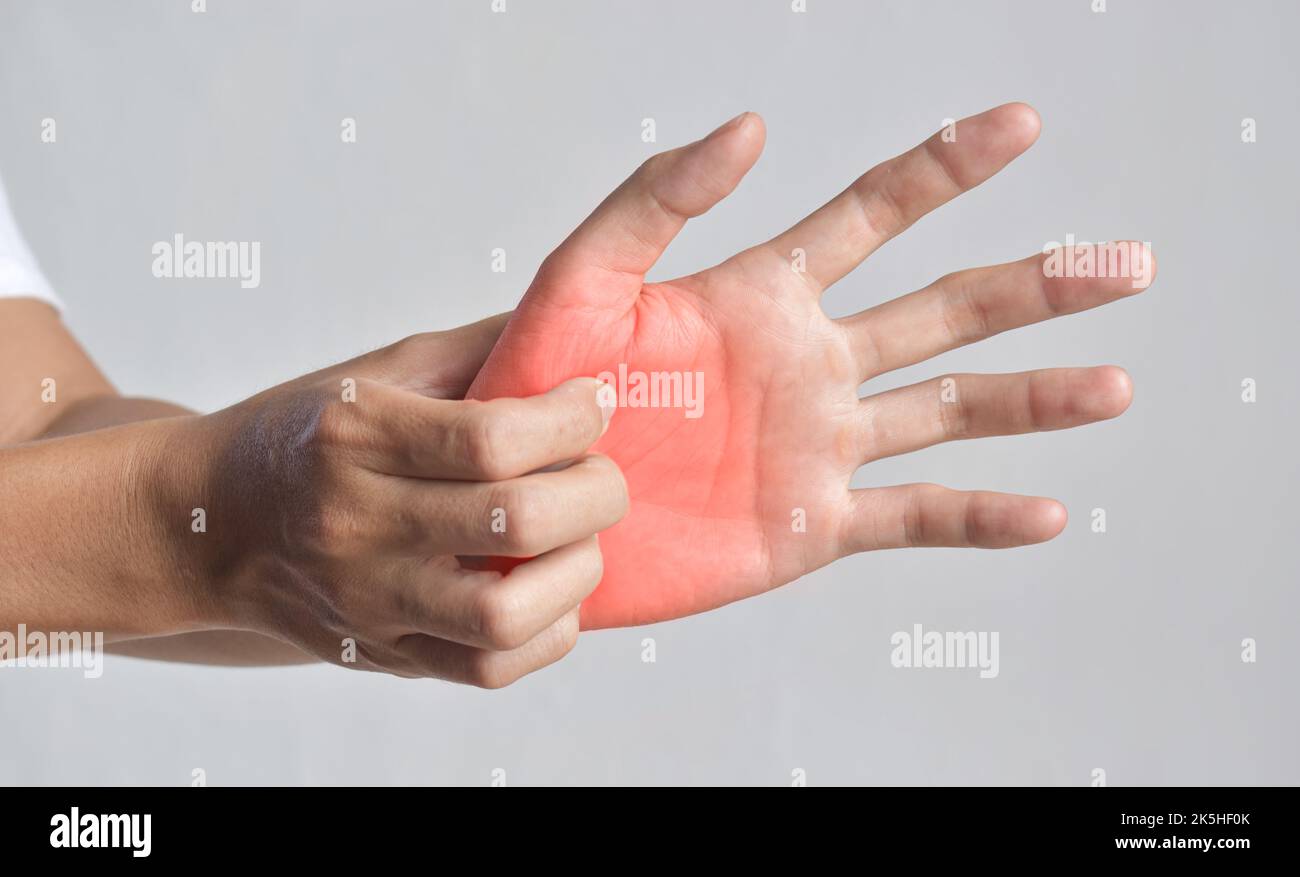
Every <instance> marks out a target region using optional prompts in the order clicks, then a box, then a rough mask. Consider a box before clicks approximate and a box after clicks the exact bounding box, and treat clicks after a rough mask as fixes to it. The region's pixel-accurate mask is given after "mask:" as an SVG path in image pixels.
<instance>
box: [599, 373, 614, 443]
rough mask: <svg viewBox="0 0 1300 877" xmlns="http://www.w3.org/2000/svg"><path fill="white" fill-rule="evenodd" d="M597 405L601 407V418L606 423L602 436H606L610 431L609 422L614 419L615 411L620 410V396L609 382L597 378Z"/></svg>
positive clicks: (601, 432) (602, 429)
mask: <svg viewBox="0 0 1300 877" xmlns="http://www.w3.org/2000/svg"><path fill="white" fill-rule="evenodd" d="M595 380H596V383H597V385H598V386H597V388H596V404H597V405H599V406H600V416H601V418H602V419H603V420H604V421H605V425H604V427H602V428H601V430H600V434H601V435H604V434H605V433H606V432H608V431H609V421H610V420H611V419H612V418H613V417H614V409H616V408H618V394H617V393H615V392H614V388H613V387H611V386H610V385H609V384H608V383H607V382H605V381H602V380H600V379H599V378H596V379H595Z"/></svg>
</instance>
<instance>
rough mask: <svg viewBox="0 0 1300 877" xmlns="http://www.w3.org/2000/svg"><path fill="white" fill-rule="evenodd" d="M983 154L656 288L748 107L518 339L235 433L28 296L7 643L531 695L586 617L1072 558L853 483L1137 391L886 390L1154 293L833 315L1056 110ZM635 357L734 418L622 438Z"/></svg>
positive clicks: (1099, 408)
mask: <svg viewBox="0 0 1300 877" xmlns="http://www.w3.org/2000/svg"><path fill="white" fill-rule="evenodd" d="M957 133H958V136H957V140H956V142H953V143H948V142H946V141H945V140H943V139H942V138H940V137H939V136H938V135H936V136H935V137H933V138H931V139H930V140H929V141H927V142H926V143H925V144H923V145H922V146H920V147H918V148H917V149H915V150H913V151H912V152H909V153H907V154H905V155H903V156H900V157H899V158H896V159H894V160H893V161H891V162H887V163H885V164H884V165H881V166H879V167H877V168H875V169H873V170H872V171H870V172H868V173H867V174H865V175H864V176H863V177H861V178H860V179H859V180H858V181H857V182H855V183H854V184H853V185H852V186H851V187H850V188H849V189H848V190H846V191H845V192H844V193H843V194H841V195H840V196H839V197H837V198H836V199H834V200H832V201H831V202H830V203H829V204H827V205H826V206H825V207H823V208H821V209H820V210H818V211H816V212H815V213H813V214H812V215H811V216H809V217H808V218H806V219H805V220H803V221H802V222H800V223H799V224H797V225H796V226H795V227H794V228H792V229H791V230H789V231H788V232H786V233H784V234H783V235H781V236H779V237H778V238H776V239H775V240H773V241H770V242H768V243H766V244H763V245H761V246H758V247H755V248H753V249H751V250H747V251H745V252H743V253H740V254H737V255H736V256H734V257H732V258H731V259H728V260H727V261H726V262H724V263H722V264H721V265H719V266H717V267H715V268H711V269H709V270H707V271H703V272H700V273H698V274H693V275H690V276H688V277H684V278H680V279H678V280H675V281H672V282H669V283H646V282H645V273H646V272H647V271H648V270H649V269H650V267H651V266H652V265H653V264H654V262H655V261H656V259H657V258H658V257H659V255H660V254H661V253H662V251H663V249H664V248H665V247H666V246H667V245H668V243H669V242H670V241H671V239H672V238H673V236H674V235H675V234H676V233H677V232H678V231H679V230H680V229H681V228H682V226H683V225H684V223H685V222H686V220H687V219H688V218H689V217H692V216H698V215H700V214H701V213H703V212H705V211H706V210H708V209H709V208H710V207H711V206H712V205H713V204H715V203H717V201H719V200H720V199H721V198H723V197H725V196H726V195H727V194H728V193H729V192H730V191H731V190H732V189H734V188H735V186H736V185H737V184H738V183H739V181H740V179H741V177H742V176H743V175H744V173H745V172H746V171H747V170H748V169H749V168H750V167H751V166H752V165H753V163H754V162H755V161H756V160H757V157H758V154H759V151H760V150H761V148H762V143H763V124H762V121H761V120H760V119H759V118H758V117H757V116H755V115H753V114H744V115H742V116H740V117H738V118H737V119H736V120H733V122H732V123H730V124H728V125H726V126H724V127H723V128H721V129H719V130H718V131H716V132H714V134H712V135H710V136H709V137H707V138H705V139H704V140H702V141H700V142H698V143H695V144H691V145H690V146H687V147H683V148H681V149H678V150H673V151H671V152H667V153H663V154H661V155H659V156H656V157H654V158H653V159H651V160H650V161H649V162H647V163H646V164H645V165H644V166H642V167H641V168H640V169H639V170H638V171H637V172H636V173H635V174H634V175H633V176H632V177H631V178H630V179H629V180H628V181H627V182H626V183H625V184H624V185H623V186H621V187H620V188H619V189H618V190H617V191H615V192H614V193H613V194H612V195H611V196H610V197H609V198H608V199H607V200H606V201H605V202H604V203H603V204H602V205H600V207H598V208H597V210H596V212H595V213H593V214H592V216H591V217H589V218H588V219H587V220H586V221H585V222H584V223H583V224H582V225H581V226H580V227H579V228H578V229H577V231H575V232H574V234H573V235H572V236H571V237H570V238H569V239H568V240H567V241H566V242H565V243H564V244H563V245H562V246H561V247H560V248H559V249H557V250H556V251H555V253H553V254H552V255H551V257H550V258H548V259H547V261H546V263H545V264H544V265H543V266H542V268H541V270H540V271H539V273H538V275H537V278H536V279H535V281H534V283H533V285H532V286H531V288H530V289H529V291H528V293H527V295H526V296H525V298H524V300H523V303H522V304H521V306H520V308H519V310H518V311H517V312H516V313H515V314H514V315H513V317H512V318H511V317H509V316H508V315H503V316H501V317H497V318H493V319H491V320H486V321H483V322H482V323H479V324H475V325H473V326H468V327H464V328H462V329H458V330H454V331H452V332H445V333H432V334H425V335H417V336H412V337H411V338H409V339H406V340H404V341H401V342H399V343H397V344H395V345H392V346H390V347H388V348H384V349H382V350H379V351H375V352H374V353H371V354H367V355H366V356H363V357H359V358H358V359H355V360H352V361H350V362H347V363H343V364H341V365H339V366H335V367H333V368H331V369H327V370H324V371H321V372H317V373H315V374H312V375H307V376H305V377H303V378H299V379H297V380H295V381H291V382H289V383H287V384H283V385H281V386H279V387H275V388H272V389H270V390H268V391H266V392H264V393H261V394H259V395H258V396H255V397H253V398H252V399H249V400H247V401H245V402H242V403H240V404H239V405H236V406H233V407H232V408H229V409H226V410H225V411H220V412H217V413H215V414H209V415H195V414H192V413H190V412H187V411H185V409H182V408H179V407H177V406H174V405H171V404H169V403H163V402H157V401H153V400H140V399H128V398H123V397H121V396H120V395H118V394H117V392H116V391H115V390H114V389H113V388H112V387H111V385H109V383H108V382H107V380H105V379H104V377H103V375H102V374H100V372H99V371H98V369H96V368H95V366H94V364H93V363H92V362H91V361H90V359H89V358H88V357H87V356H86V354H85V353H84V351H82V349H81V348H80V346H79V345H78V344H77V343H76V341H75V339H73V337H72V336H71V334H70V333H68V331H67V329H66V328H65V327H64V326H63V324H62V323H61V322H60V321H59V319H58V315H57V314H56V313H55V312H54V311H53V310H52V309H50V308H49V307H48V306H46V305H43V304H40V303H38V302H35V301H24V300H21V299H18V300H0V373H3V374H5V375H6V376H7V377H8V380H7V381H6V382H4V383H3V384H0V490H2V491H3V495H2V496H0V629H11V630H12V629H13V628H15V627H16V626H17V624H18V623H26V624H27V625H28V627H29V628H31V629H42V630H99V631H104V632H105V633H106V634H107V638H108V639H109V640H110V641H112V642H113V643H114V646H113V648H114V649H115V650H117V651H120V652H124V653H127V654H134V655H139V656H144V657H154V658H165V659H169V660H185V661H198V662H204V663H228V664H243V665H249V664H266V663H295V662H303V661H311V660H316V659H319V660H327V661H333V662H336V663H338V662H340V661H341V660H342V650H341V645H342V644H343V642H344V641H345V640H346V641H351V642H354V643H355V645H356V661H355V662H345V666H349V667H353V668H359V669H370V670H379V671H383V672H388V673H393V674H396V675H402V676H434V677H438V678H443V679H451V680H455V681H460V682H467V683H470V684H475V685H480V686H484V687H499V686H501V685H505V684H509V683H510V682H512V681H514V680H516V679H518V678H520V677H521V676H522V675H524V674H526V673H528V672H531V671H532V670H535V669H538V668H539V667H542V666H545V665H547V664H549V663H551V662H553V661H555V660H557V659H558V658H559V657H561V656H563V655H564V654H565V653H567V652H568V651H569V650H570V649H571V648H572V647H573V645H574V642H575V641H576V637H577V633H578V629H579V623H581V625H582V626H585V627H608V626H614V625H627V624H638V623H645V622H651V621H659V620H663V619H667V618H674V617H678V616H681V615H686V614H690V613H692V612H700V611H704V610H706V609H710V608H713V607H716V606H720V605H722V604H724V603H727V602H730V601H732V600H736V599H740V598H742V597H747V596H751V595H754V594H757V593H761V592H763V591H765V590H768V589H770V588H772V587H775V586H777V585H780V584H782V583H785V582H788V581H791V580H793V579H794V578H798V577H799V576H801V575H803V574H805V573H807V572H809V571H811V570H813V569H816V568H817V567H819V566H822V565H824V564H826V563H829V562H831V561H832V560H834V559H836V558H837V557H841V556H844V555H846V554H850V553H853V552H857V551H867V550H873V549H877V548H890V547H902V546H912V545H930V546H939V545H947V546H979V547H1010V546H1015V545H1024V544H1029V543H1034V542H1040V541H1044V540H1046V539H1050V538H1052V537H1053V536H1055V535H1056V534H1057V533H1059V532H1060V530H1061V528H1062V527H1063V526H1064V525H1065V510H1064V508H1063V507H1062V506H1061V505H1060V504H1059V503H1056V502H1054V501H1052V500H1049V499H1043V498H1035V497H1018V496H1009V495H1004V494H996V493H987V492H971V493H963V492H958V491H951V490H947V489H945V488H941V487H937V486H935V485H902V486H898V487H883V488H870V489H864V490H851V489H850V488H849V479H850V477H851V476H852V475H853V473H854V472H855V470H856V469H857V468H858V467H859V466H861V465H863V464H865V463H867V462H870V461H872V460H875V459H880V458H882V457H886V456H890V455H894V454H902V453H907V452H910V451H914V450H917V449H919V448H923V447H926V446H928V445H932V444H934V443H936V442H940V441H948V440H952V439H957V438H973V437H977V436H984V435H1004V434H1012V433H1020V432H1028V431H1034V430H1047V429H1061V428H1067V427H1072V426H1078V425H1081V424H1084V423H1090V422H1093V421H1097V420H1102V419H1106V418H1109V417H1114V416H1116V415H1118V414H1119V413H1121V412H1122V411H1123V410H1124V409H1125V408H1126V407H1127V405H1128V404H1129V401H1130V399H1131V394H1132V388H1131V384H1130V382H1129V380H1128V377H1127V375H1126V374H1124V372H1123V371H1122V370H1120V369H1117V368H1114V367H1101V368H1095V369H1052V370H1044V371H1038V372H1029V373H1025V374H1020V375H956V376H949V379H950V381H946V380H945V379H935V380H934V381H929V382H925V383H922V384H918V385H915V386H912V387H904V388H901V389H898V390H892V391H887V392H882V393H878V394H872V395H868V396H866V397H865V398H864V397H860V396H859V389H858V388H859V386H860V385H861V384H862V383H863V382H865V381H868V380H870V379H872V378H874V377H877V376H879V375H881V374H884V373H885V372H888V371H891V370H894V369H897V368H901V367H904V366H907V365H911V364H914V363H917V362H921V361H923V360H925V359H928V358H930V357H932V356H934V355H936V354H938V353H941V352H943V351H945V350H949V349H952V348H953V347H956V346H960V345H962V344H967V343H971V342H973V341H976V340H979V339H982V338H985V337H988V336H989V335H992V334H996V333H997V332H1001V331H1004V330H1007V329H1011V328H1015V327H1018V326H1023V325H1027V324H1029V323H1033V322H1038V321H1040V320H1044V319H1048V318H1051V317H1054V316H1059V315H1061V314H1066V313H1073V312H1076V311H1081V310H1085V309H1087V308H1091V307H1096V306H1098V305H1100V304H1105V303H1107V302H1110V301H1114V300H1116V299H1118V298H1122V297H1125V296H1127V295H1131V294H1132V293H1134V292H1135V291H1137V290H1136V288H1135V286H1134V285H1133V283H1132V282H1131V281H1130V280H1129V279H1127V278H1102V279H1083V278H1062V277H1055V278H1049V277H1046V276H1045V273H1044V270H1043V256H1041V255H1038V256H1034V257H1030V258H1029V259H1026V260H1023V261H1021V262H1016V263H1012V264H1010V265H1002V266H995V267H991V268H979V269H972V270H969V271H963V272H959V273H957V274H953V275H950V276H948V277H944V278H942V279H940V280H938V281H936V282H935V283H934V284H932V285H931V286H929V287H927V288H926V289H923V290H921V291H919V292H915V293H912V294H911V295H907V296H903V297H902V298H898V299H895V300H893V301H890V302H887V303H885V304H882V305H879V306H877V307H874V308H871V309H868V310H866V311H863V312H861V313H859V314H856V315H853V316H851V317H847V318H844V319H840V320H832V319H830V318H829V317H827V316H826V314H825V313H823V312H822V310H821V309H820V307H819V306H818V296H819V294H820V293H821V292H822V291H823V290H824V289H825V288H826V287H828V286H829V285H830V284H832V283H834V282H835V281H836V280H838V279H839V278H841V277H843V276H844V275H845V274H847V273H848V272H849V271H851V270H852V269H853V268H854V267H855V266H856V265H857V264H858V263H859V262H861V261H862V260H863V259H864V258H866V256H867V255H869V254H870V253H871V252H872V251H873V250H875V249H876V248H877V247H879V246H880V245H882V244H883V243H884V242H885V241H887V240H888V239H889V238H890V237H892V236H894V235H896V234H898V233H900V232H901V231H903V230H904V229H905V228H907V227H908V226H909V225H911V224H912V223H913V222H915V221H916V220H917V219H918V218H920V216H922V215H923V214H924V213H926V212H928V211H929V210H931V209H933V208H935V207H937V206H939V205H940V204H942V203H943V202H945V201H947V200H949V199H950V198H952V197H954V196H955V195H957V194H959V193H960V192H961V191H963V190H965V189H968V188H970V187H972V186H974V185H977V184H978V183H980V182H982V181H983V180H985V179H987V178H988V177H989V176H991V175H992V174H993V173H996V172H997V171H998V170H999V169H1001V168H1002V167H1003V166H1004V165H1005V164H1006V163H1007V162H1009V161H1010V160H1011V159H1012V158H1014V157H1015V156H1016V155H1018V154H1019V153H1020V152H1022V151H1023V150H1024V149H1025V148H1027V147H1028V146H1029V145H1030V144H1031V143H1032V142H1033V140H1034V139H1035V138H1036V136H1037V133H1038V118H1037V115H1036V114H1034V112H1033V111H1032V110H1031V109H1029V108H1028V107H1026V106H1024V105H1022V104H1009V105H1007V106H1004V107H999V108H997V109H994V110H991V111H989V112H987V113H984V114H981V115H980V116H976V117H973V118H971V119H967V120H964V121H962V122H961V123H959V124H958V126H957ZM796 249H798V250H802V251H803V252H804V253H805V263H804V265H805V268H806V270H805V271H803V272H796V271H794V270H792V254H793V253H794V251H795V250H796ZM1149 267H1150V270H1149V271H1148V274H1147V279H1148V280H1149V279H1150V277H1151V276H1153V270H1154V269H1153V266H1149ZM507 319H509V324H508V326H507V325H506V322H507ZM503 327H504V329H505V331H504V332H502V329H503ZM494 344H495V348H494V347H493V345H494ZM489 352H491V356H490V357H489ZM619 363H625V364H627V366H628V367H630V368H632V369H634V370H639V371H646V372H650V371H661V370H662V371H700V372H702V373H703V374H704V375H705V407H704V411H703V416H701V417H700V418H698V419H690V418H685V417H683V415H682V412H681V411H680V410H674V409H650V408H631V407H629V408H624V409H622V410H621V411H620V412H619V414H618V416H617V417H614V418H613V420H612V421H611V420H609V419H608V416H609V415H610V413H611V409H610V408H609V406H608V404H605V405H602V404H601V403H602V394H601V392H600V391H599V388H598V384H597V383H596V382H595V381H594V380H593V379H592V378H591V377H590V376H592V375H597V374H600V373H601V372H603V371H607V370H615V369H616V368H617V366H618V364H619ZM476 375H477V377H476ZM48 377H53V378H55V379H56V381H57V386H58V396H57V401H54V402H49V401H46V400H44V399H42V398H41V394H40V388H41V382H42V381H43V380H44V379H45V378H48ZM345 380H350V381H354V382H355V384H354V386H355V389H356V399H355V401H351V402H348V401H344V400H343V398H342V397H341V393H340V388H341V387H342V386H343V382H344V381H345ZM471 381H473V386H472V387H471ZM467 393H468V394H469V395H470V396H471V397H475V398H476V399H478V400H489V399H490V400H492V401H460V400H462V398H463V397H464V396H465V395H466V394H467ZM593 450H594V451H598V453H596V452H593ZM620 468H621V470H622V471H621V473H620ZM629 497H630V502H629ZM195 508H203V509H204V510H205V511H206V512H207V525H208V526H207V531H206V532H203V533H196V532H194V531H193V530H192V528H191V520H192V518H191V514H192V511H193V509H195ZM498 510H500V511H501V512H504V515H505V518H504V520H505V521H506V522H507V524H508V525H507V527H506V528H505V529H504V530H502V531H498V530H496V529H493V528H492V526H491V522H492V521H494V520H495V517H496V513H497V511H498ZM796 511H798V512H801V513H802V514H803V515H804V516H805V518H806V529H805V530H803V531H799V530H797V528H794V527H792V517H793V515H794V513H795V512H796ZM624 514H626V517H624ZM596 533H601V536H600V540H599V545H598V544H597V540H596V537H595V535H594V534H596ZM489 555H490V556H492V557H496V558H503V557H504V558H512V560H510V562H508V563H500V562H492V561H485V560H484V557H485V556H489ZM598 583H599V587H598V588H597V584H598ZM593 589H594V593H593ZM579 607H581V608H579Z"/></svg>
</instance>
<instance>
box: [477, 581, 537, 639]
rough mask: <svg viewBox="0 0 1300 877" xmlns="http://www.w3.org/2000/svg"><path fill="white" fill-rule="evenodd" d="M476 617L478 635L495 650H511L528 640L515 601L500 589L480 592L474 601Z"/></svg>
mask: <svg viewBox="0 0 1300 877" xmlns="http://www.w3.org/2000/svg"><path fill="white" fill-rule="evenodd" d="M474 619H475V628H476V629H477V632H478V635H479V636H480V637H481V638H482V639H483V641H484V642H485V643H487V644H488V647H489V648H491V649H493V650H496V651H501V652H505V651H510V650H512V649H517V648H519V647H520V646H522V645H523V644H524V643H526V642H527V641H528V636H527V631H525V630H524V629H523V626H522V625H521V624H520V623H519V620H518V619H519V614H518V612H517V611H516V607H515V605H514V601H513V600H511V599H510V598H509V597H507V596H506V595H505V593H504V592H503V591H501V590H499V589H484V590H482V591H480V592H479V594H478V596H477V597H476V599H475V603H474Z"/></svg>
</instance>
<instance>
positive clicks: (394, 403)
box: [328, 378, 617, 481]
mask: <svg viewBox="0 0 1300 877" xmlns="http://www.w3.org/2000/svg"><path fill="white" fill-rule="evenodd" d="M615 407H617V403H616V401H615V400H613V399H612V398H611V393H610V391H609V388H608V386H607V385H605V384H602V383H601V382H599V381H597V380H596V379H595V378H574V379H573V380H570V381H565V382H564V383H562V384H560V385H559V386H558V387H555V388H554V389H552V390H550V391H549V392H546V393H542V394H541V395H538V396H529V397H526V398H522V399H515V398H500V399H492V400H490V401H486V402H483V401H477V400H474V401H451V400H446V399H430V398H427V397H424V396H421V395H419V394H416V393H409V392H405V391H402V390H399V389H396V388H393V387H387V386H384V385H382V384H378V383H366V384H365V385H364V386H358V387H357V391H356V401H355V402H353V403H350V404H349V403H340V404H336V405H332V406H331V407H330V416H331V417H332V418H334V420H333V421H332V422H331V425H330V426H329V427H328V428H329V431H330V433H331V435H333V436H334V438H336V439H337V440H338V441H340V442H342V443H345V444H346V445H347V446H349V447H354V448H356V449H357V453H358V457H359V459H360V461H361V462H362V464H363V465H365V466H367V467H369V468H370V469H372V470H373V471H376V472H380V473H383V474H386V475H400V476H407V477H411V478H426V479H427V478H435V479H456V480H471V481H501V480H505V479H508V478H515V477H518V476H520V475H523V474H525V473H528V472H532V471H534V470H537V469H541V468H544V467H546V466H551V465H554V464H556V463H563V462H567V461H569V460H572V459H574V458H575V457H578V456H580V455H581V454H582V453H583V452H585V451H586V450H587V449H588V448H590V447H591V446H592V445H593V444H595V443H596V440H597V439H599V438H600V436H601V435H602V434H603V433H604V430H605V426H606V424H608V423H609V419H610V418H611V417H612V416H613V414H614V409H615Z"/></svg>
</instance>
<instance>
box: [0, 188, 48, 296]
mask: <svg viewBox="0 0 1300 877" xmlns="http://www.w3.org/2000/svg"><path fill="white" fill-rule="evenodd" d="M0 298H39V299H40V300H41V301H47V302H49V303H50V304H52V305H54V306H55V307H56V308H60V309H62V307H63V304H62V303H61V302H60V301H59V298H58V296H56V295H55V294H54V290H53V289H51V288H50V284H49V282H48V281H46V279H45V275H44V274H42V273H41V266H40V265H37V264H36V257H35V256H33V255H32V251H31V248H30V247H28V246H27V241H25V240H23V235H22V232H20V231H19V230H18V223H16V222H15V221H14V217H13V214H12V213H11V212H10V211H9V199H8V198H7V197H6V196H5V189H4V182H3V181H0Z"/></svg>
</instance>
